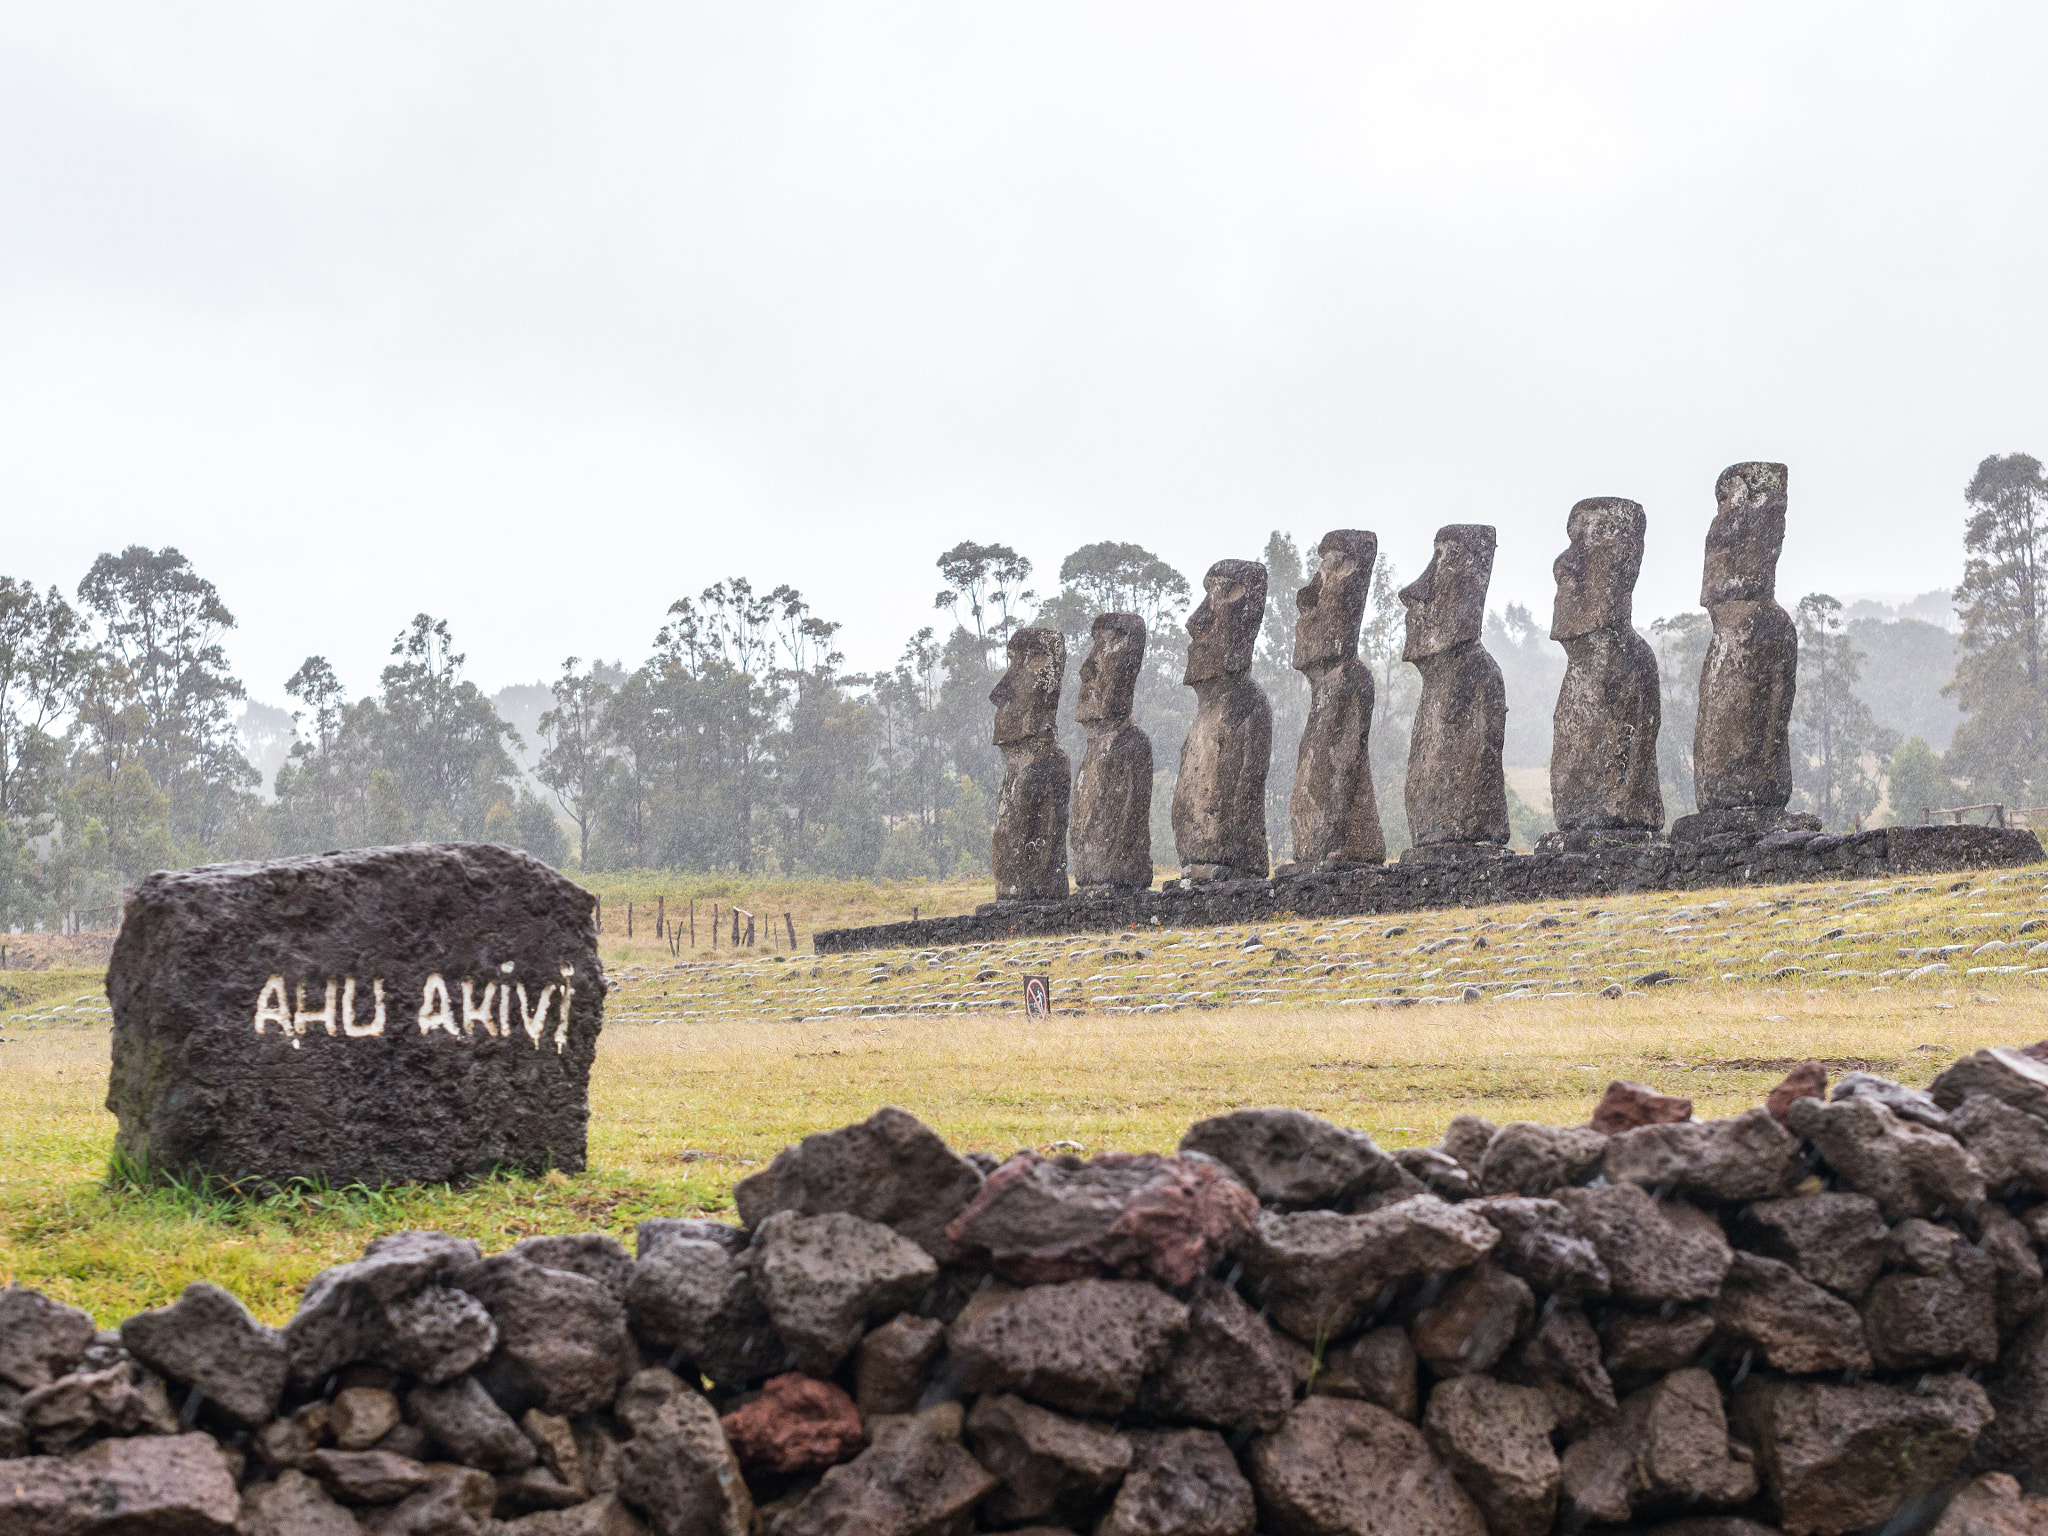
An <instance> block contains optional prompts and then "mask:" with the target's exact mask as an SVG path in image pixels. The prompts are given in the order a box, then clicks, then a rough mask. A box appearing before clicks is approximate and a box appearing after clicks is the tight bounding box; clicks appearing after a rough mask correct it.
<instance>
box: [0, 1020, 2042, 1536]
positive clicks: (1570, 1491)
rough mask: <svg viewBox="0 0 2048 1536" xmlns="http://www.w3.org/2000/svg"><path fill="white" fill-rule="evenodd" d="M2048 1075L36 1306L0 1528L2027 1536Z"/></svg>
mask: <svg viewBox="0 0 2048 1536" xmlns="http://www.w3.org/2000/svg"><path fill="white" fill-rule="evenodd" d="M2037 1052H2038V1053H2039V1054H2037ZM2043 1056H2048V1045H2044V1046H2039V1047H2032V1048H2029V1049H2026V1050H2020V1049H1993V1050H1982V1051H1977V1052H1974V1053H1972V1054H1970V1055H1967V1056H1965V1057H1963V1058H1961V1059H1960V1060H1957V1061H1955V1062H1953V1063H1952V1064H1951V1065H1949V1066H1948V1067H1947V1068H1946V1069H1945V1070H1944V1071H1943V1072H1941V1073H1940V1074H1939V1075H1938V1076H1937V1077H1936V1079H1935V1081H1934V1083H1933V1085H1932V1088H1931V1089H1930V1090H1928V1091H1921V1090H1917V1089H1913V1088H1908V1087H1905V1086H1902V1085H1900V1084H1898V1083H1896V1082H1890V1081H1887V1080H1885V1079H1883V1078H1879V1077H1874V1076H1871V1075H1869V1074H1867V1073H1856V1072H1852V1073H1848V1074H1845V1075H1843V1076H1841V1077H1840V1078H1839V1079H1837V1080H1835V1081H1833V1082H1830V1081H1829V1080H1828V1075H1827V1073H1826V1072H1825V1070H1824V1069H1823V1068H1822V1067H1821V1066H1820V1064H1819V1063H1817V1062H1807V1063H1803V1064H1802V1065H1800V1066H1799V1067H1797V1068H1795V1069H1794V1070H1793V1071H1792V1072H1791V1073H1790V1074H1788V1075H1787V1077H1786V1078H1785V1080H1784V1081H1783V1082H1782V1083H1781V1084H1780V1085H1779V1086H1778V1088H1777V1089H1776V1090H1775V1091H1773V1092H1772V1093H1771V1095H1770V1097H1769V1102H1768V1103H1767V1104H1765V1105H1763V1106H1760V1107H1757V1108H1754V1109H1751V1110H1748V1111H1746V1112H1744V1113H1742V1114H1738V1115H1734V1116H1730V1117H1727V1118H1723V1119H1718V1120H1706V1121H1695V1120H1694V1119H1692V1108H1691V1105H1690V1103H1689V1102H1688V1101H1686V1100H1683V1099H1680V1098H1675V1097H1670V1096H1666V1095H1663V1094H1660V1093H1657V1092H1655V1091H1654V1090H1652V1089H1649V1088H1646V1087H1643V1086H1641V1085H1637V1084H1628V1083H1620V1082H1617V1083H1615V1084H1613V1085H1611V1086H1610V1087H1609V1088H1608V1090H1607V1092H1606V1093H1605V1095H1604V1096H1603V1097H1602V1098H1601V1100H1600V1102H1599V1103H1598V1105H1597V1106H1596V1107H1595V1109H1594V1111H1593V1114H1592V1116H1591V1119H1590V1121H1589V1123H1586V1124H1583V1125H1578V1126H1552V1125H1539V1124H1535V1123H1531V1122H1516V1123H1510V1124H1506V1125H1494V1124H1492V1123H1489V1122H1488V1121H1485V1120H1483V1119H1480V1118H1478V1117H1476V1116H1465V1117H1461V1118H1460V1119H1458V1120H1456V1121H1454V1122H1452V1124H1451V1126H1450V1128H1449V1130H1448V1132H1447V1133H1446V1134H1445V1136H1444V1137H1443V1139H1442V1141H1441V1142H1440V1143H1439V1144H1438V1145H1435V1146H1429V1147H1411V1148H1406V1149H1403V1150H1400V1151H1396V1152H1392V1153H1389V1152H1386V1151H1383V1150H1382V1149H1381V1148H1379V1147H1377V1146H1375V1145H1374V1143H1373V1141H1372V1140H1371V1138H1370V1137H1368V1136H1366V1135H1364V1134H1363V1133H1361V1132H1358V1131H1356V1130H1352V1129H1347V1128H1345V1127H1343V1126H1340V1125H1337V1124H1335V1123H1333V1122H1331V1121H1328V1120H1325V1119H1322V1118H1320V1117H1318V1116H1315V1115H1310V1114H1306V1113H1303V1112H1301V1111H1298V1110H1289V1109H1243V1110H1235V1111H1231V1112H1227V1113H1224V1114H1220V1115H1216V1116H1213V1117H1211V1118H1209V1119H1206V1120H1203V1121H1201V1122H1199V1123H1197V1124H1196V1125H1194V1126H1192V1127H1191V1128H1189V1130H1188V1131H1187V1133H1186V1135H1185V1136H1184V1137H1183V1138H1182V1140H1181V1144H1180V1149H1179V1150H1178V1151H1177V1152H1175V1153H1171V1154H1164V1155H1162V1154H1156V1153H1143V1154H1126V1153H1102V1154H1098V1155H1097V1156H1095V1157H1093V1158H1090V1159H1087V1160H1083V1159H1082V1158H1080V1157H1076V1156H1061V1157H1046V1156H1042V1155H1040V1154H1038V1153H1035V1152H1028V1151H1027V1152H1020V1153H1018V1154H1016V1155H1015V1156H1012V1157H1010V1158H1008V1159H1005V1160H1001V1161H998V1160H997V1159H996V1158H994V1157H992V1156H988V1155H985V1154H977V1155H973V1156H962V1155H959V1154H957V1153H956V1152H954V1151H953V1150H952V1149H951V1148H949V1147H948V1146H947V1145H946V1144H945V1143H944V1142H943V1141H942V1140H941V1139H940V1138H939V1137H938V1136H936V1135H935V1134H934V1133H933V1132H932V1131H930V1130H929V1129H928V1128H927V1127H925V1126H924V1125H923V1124H922V1123H920V1122H919V1121H918V1120H917V1119H915V1118H914V1117H912V1116H910V1115H908V1114H906V1113H904V1112H903V1111H901V1110H896V1109H885V1110H882V1111H880V1112H878V1113H877V1114H875V1115H873V1116H872V1117H870V1118H869V1119H867V1120H865V1121H863V1122H861V1123H859V1124H856V1125H851V1126H847V1127H845V1128H843V1129H841V1130H838V1131H834V1132H827V1133H821V1134H818V1135H813V1136H810V1137H807V1138H805V1139H804V1141H803V1142H801V1143H800V1144H799V1145H797V1146H793V1147H789V1148H787V1149H785V1150H784V1151H783V1152H782V1153H781V1154H780V1155H778V1156H777V1157H776V1158H775V1159H774V1160H773V1161H772V1162H771V1163H770V1164H769V1165H768V1166H766V1167H765V1168H762V1169H760V1170H759V1171H758V1172H756V1173H755V1174H753V1175H752V1176H750V1177H749V1178H747V1179H745V1180H743V1181H742V1182H741V1183H740V1185H739V1186H738V1187H737V1189H736V1191H735V1195H736V1204H737V1209H738V1215H739V1217H740V1225H737V1226H734V1225H727V1224H724V1223H720V1222H713V1221H704V1220H693V1219H683V1218H674V1217H655V1218H652V1219H649V1220H646V1221H643V1222H641V1223H640V1226H639V1229H638V1233H637V1238H636V1241H635V1245H634V1247H635V1251H634V1252H633V1253H632V1254H630V1255H629V1254H628V1253H627V1251H626V1249H625V1248H624V1247H623V1246H622V1245H621V1244H619V1243H618V1242H617V1241H616V1240H614V1239H613V1238H611V1237H609V1236H606V1235H603V1234H596V1233H592V1234H582V1235H563V1236H540V1237H534V1238H529V1239H527V1240H525V1241H523V1242H520V1243H518V1244H516V1245H515V1246H513V1247H512V1248H510V1249H508V1250H506V1251H503V1252H500V1253H496V1254H492V1255H489V1256H485V1255H484V1254H483V1253H482V1252H481V1250H480V1249H479V1248H478V1246H477V1245H476V1244H475V1243H474V1242H471V1241H469V1240H467V1239H461V1238H455V1237H450V1236H447V1235H444V1234H442V1233H438V1232H421V1231H411V1232H401V1233H396V1234H393V1235H391V1236H387V1237H383V1238H379V1239H378V1240H377V1241H375V1242H373V1243H372V1244H371V1245H370V1247H369V1248H368V1250H367V1251H366V1252H365V1253H364V1255H363V1257H362V1258H360V1259H358V1260H354V1261H351V1262H348V1263H344V1264H341V1265H338V1266H336V1267H334V1268H331V1269H329V1270H326V1271H324V1272H323V1273H321V1274H320V1275H318V1276H316V1277H315V1278H314V1280H313V1281H312V1282H311V1283H310V1284H309V1285H308V1286H307V1287H306V1289H305V1293H304V1296H303V1298H302V1300H301V1302H300V1305H299V1307H298V1310H297V1312H296V1314H295V1315H294V1316H293V1317H292V1318H291V1319H290V1320H289V1322H287V1323H286V1325H285V1326H284V1327H283V1328H282V1329H275V1328H270V1327H267V1326H265V1325H263V1324H262V1323H260V1322H258V1321H257V1320H256V1319H255V1318H253V1317H252V1316H251V1315H250V1314H249V1313H248V1312H247V1311H246V1310H245V1309H244V1308H243V1307H242V1305H241V1303H240V1302H239V1301H238V1300H237V1299H236V1298H235V1297H234V1296H233V1295H232V1294H230V1293H229V1292H228V1291H226V1290H224V1289H222V1288H220V1287H218V1286H215V1285H211V1284H208V1283H205V1282H200V1283H196V1284H194V1285H192V1286H190V1287H188V1288H187V1289H186V1291H185V1292H184V1293H183V1295H181V1296H180V1297H179V1298H178V1300H177V1301H175V1302H174V1303H172V1304H171V1305H169V1306H166V1307H161V1308H156V1309H153V1310H150V1311H145V1312H142V1313H139V1314H137V1315H135V1316H132V1317H130V1318H128V1319H127V1320H126V1322H124V1323H123V1324H122V1326H121V1327H120V1328H119V1329H118V1330H106V1331H97V1330H96V1329H95V1326H94V1324H93V1321H92V1319H91V1318H90V1317H89V1316H88V1315H87V1314H85V1313H83V1312H80V1311H78V1310H76V1309H74V1308H70V1307H66V1306H63V1305H61V1304H59V1303H57V1302H54V1301H51V1300H49V1299H47V1298H46V1297H44V1296H43V1295H41V1294H39V1293H38V1292H36V1291H33V1290H29V1289H26V1288H22V1287H11V1288H9V1289H7V1290H4V1291H0V1531H6V1532H8V1533H9V1536H15V1533H20V1536H58V1533H61V1536H116V1533H131V1532H162V1533H166V1536H170V1533H177V1536H231V1533H232V1536H288V1533H314V1536H365V1533H367V1536H644V1533H647V1532H650V1531H651V1532H655V1533H658V1536H854V1533H859V1536H965V1533H968V1532H976V1531H990V1532H993V1531H1014V1532H1018V1533H1020V1536H1021V1533H1024V1532H1031V1533H1034V1536H1062V1533H1079V1532H1089V1533H1093V1536H1255V1533H1268V1536H1396V1533H1399V1536H1546V1533H1550V1532H1579V1531H1585V1530H1589V1529H1590V1530H1603V1529H1604V1530H1614V1531H1617V1532H1655V1533H1658V1536H1850V1533H1858V1532H1877V1531H1882V1532H1885V1533H1889V1536H1907V1533H1911V1532H1921V1533H1928V1532H1931V1533H1932V1536H2048V1501H2044V1500H2042V1499H2040V1498H2038V1497H2035V1496H2034V1495H2033V1493H2032V1492H2030V1491H2029V1490H2033V1489H2036V1488H2037V1487H2039V1486H2040V1485H2041V1484H2042V1483H2043V1482H2044V1481H2048V1308H2044V1298H2048V1287H2044V1281H2043V1270H2042V1263H2041V1257H2042V1253H2043V1252H2044V1250H2048V1062H2044V1061H2043V1059H2042V1057H2043Z"/></svg>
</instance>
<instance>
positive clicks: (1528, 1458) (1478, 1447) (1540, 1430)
mask: <svg viewBox="0 0 2048 1536" xmlns="http://www.w3.org/2000/svg"><path fill="white" fill-rule="evenodd" d="M1556 1426H1557V1419H1556V1416H1555V1415H1554V1414H1553V1413H1552V1412H1551V1410H1550V1405H1549V1404H1548V1403H1547V1402H1546V1401H1545V1400H1544V1397H1543V1394H1542V1393H1541V1392H1539V1391H1537V1390H1536V1389H1535V1388H1533V1387H1514V1386H1509V1385H1507V1384H1506V1383H1505V1382H1499V1381H1495V1380H1493V1378H1491V1377H1489V1376H1460V1377H1458V1378H1456V1379H1455V1380H1452V1381H1447V1382H1445V1383H1444V1384H1443V1385H1441V1386H1440V1387H1438V1388H1437V1389H1436V1390H1435V1391H1434V1392H1432V1393H1430V1395H1429V1412H1428V1413H1427V1414H1426V1415H1425V1416H1424V1418H1423V1421H1422V1428H1423V1432H1424V1434H1426V1435H1427V1436H1428V1437H1429V1443H1430V1445H1431V1446H1432V1447H1434V1448H1435V1450H1436V1453H1437V1455H1439V1456H1441V1457H1442V1458H1443V1459H1444V1463H1445V1464H1446V1465H1447V1466H1449V1468H1450V1469H1451V1473H1452V1475H1453V1476H1455V1477H1456V1478H1457V1480H1458V1482H1459V1483H1460V1484H1461V1485H1462V1486H1463V1487H1464V1489H1465V1491H1466V1492H1467V1493H1469V1494H1470V1495H1472V1498H1473V1501H1474V1502H1475V1503H1477V1504H1478V1506H1479V1508H1480V1511H1481V1513H1483V1514H1484V1515H1485V1517H1486V1529H1487V1530H1488V1531H1489V1532H1491V1533H1492V1536H1546V1533H1547V1532H1548V1531H1549V1530H1550V1524H1551V1521H1552V1520H1553V1519H1554V1518H1555V1517H1556V1514H1557V1489H1558V1483H1559V1481H1560V1478H1561V1476H1562V1473H1561V1472H1560V1470H1559V1467H1558V1462H1557V1453H1556V1452H1555V1451H1554V1450H1552V1449H1551V1446H1550V1432H1551V1431H1552V1430H1553V1429H1554V1428H1556Z"/></svg>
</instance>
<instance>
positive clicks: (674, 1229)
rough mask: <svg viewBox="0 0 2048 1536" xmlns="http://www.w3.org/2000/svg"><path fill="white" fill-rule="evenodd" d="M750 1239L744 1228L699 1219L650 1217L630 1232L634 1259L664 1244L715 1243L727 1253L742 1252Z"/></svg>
mask: <svg viewBox="0 0 2048 1536" xmlns="http://www.w3.org/2000/svg"><path fill="white" fill-rule="evenodd" d="M750 1236H751V1234H750V1233H748V1231H747V1229H746V1228H745V1227H735V1226H733V1225H732V1224H731V1223H729V1222H723V1221H710V1220H707V1219H705V1218H704V1217H701V1216H692V1217H683V1216H650V1217H648V1218H647V1219H646V1220H645V1221H643V1222H641V1223H640V1225H639V1226H637V1227H635V1228H634V1229H633V1256H634V1257H635V1258H639V1259H644V1258H646V1257H647V1256H648V1255H650V1254H651V1253H653V1252H654V1250H655V1249H657V1248H659V1247H660V1246H661V1245H662V1244H663V1243H673V1242H687V1243H716V1244H717V1245H718V1246H719V1247H721V1248H723V1249H724V1250H725V1251H726V1252H727V1253H743V1252H745V1251H746V1247H747V1242H748V1239H749V1237H750Z"/></svg>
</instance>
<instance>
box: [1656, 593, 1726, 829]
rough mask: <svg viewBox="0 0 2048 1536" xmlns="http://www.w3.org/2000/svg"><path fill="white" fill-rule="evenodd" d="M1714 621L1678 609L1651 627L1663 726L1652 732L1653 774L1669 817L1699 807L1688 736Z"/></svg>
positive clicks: (1697, 710) (1696, 719) (1694, 722)
mask: <svg viewBox="0 0 2048 1536" xmlns="http://www.w3.org/2000/svg"><path fill="white" fill-rule="evenodd" d="M1713 638H1714V623H1713V620H1711V619H1709V618H1708V617H1707V616H1706V615H1705V614H1704V613H1680V614H1675V615H1673V616H1672V617H1671V618H1668V619H1659V620H1657V622H1656V623H1654V624H1652V625H1651V626H1650V643H1651V645H1652V646H1653V647H1654V648H1655V649H1656V652H1657V680H1658V688H1659V690H1660V691H1661V693H1662V695H1663V698H1662V704H1663V724H1662V726H1661V727H1660V728H1659V730H1658V733H1657V777H1658V779H1659V780H1660V781H1661V782H1662V787H1663V790H1664V806H1665V810H1666V812H1667V813H1668V814H1670V815H1671V816H1672V817H1673V819H1676V818H1677V817H1679V816H1690V815H1691V814H1692V813H1693V812H1694V811H1696V810H1698V809H1699V801H1698V799H1697V798H1696V795H1695V791H1694V786H1693V777H1692V738H1693V732H1694V730H1695V729H1696V728H1697V727H1698V725H1699V718H1700V669H1701V668H1702V667H1704V666H1705V665H1706V663H1707V647H1708V645H1709V644H1711V643H1712V641H1713Z"/></svg>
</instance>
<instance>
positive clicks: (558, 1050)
mask: <svg viewBox="0 0 2048 1536" xmlns="http://www.w3.org/2000/svg"><path fill="white" fill-rule="evenodd" d="M575 974H576V967H575V966H573V965H565V966H563V967H562V1022H561V1023H560V1024H557V1025H556V1026H555V1054H556V1055H557V1056H559V1055H561V1054H562V1050H563V1047H565V1046H566V1045H568V1043H569V1005H570V1004H571V1003H573V1002H575V1001H576V988H575V986H574V985H573V984H572V983H571V981H570V979H569V978H570V977H572V976H574V975H575Z"/></svg>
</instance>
